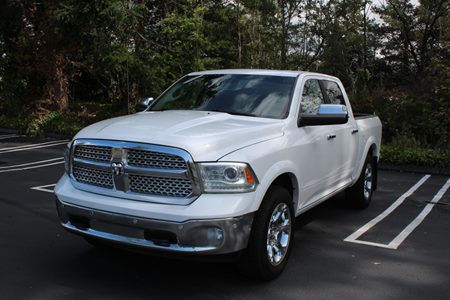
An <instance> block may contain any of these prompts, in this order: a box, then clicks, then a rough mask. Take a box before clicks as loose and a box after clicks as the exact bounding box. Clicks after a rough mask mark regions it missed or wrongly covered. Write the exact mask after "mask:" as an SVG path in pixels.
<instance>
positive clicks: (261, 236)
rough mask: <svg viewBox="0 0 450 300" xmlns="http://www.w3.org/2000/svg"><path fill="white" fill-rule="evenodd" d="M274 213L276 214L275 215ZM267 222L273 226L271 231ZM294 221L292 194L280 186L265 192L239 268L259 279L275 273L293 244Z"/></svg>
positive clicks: (282, 265)
mask: <svg viewBox="0 0 450 300" xmlns="http://www.w3.org/2000/svg"><path fill="white" fill-rule="evenodd" d="M278 212H279V213H280V214H278ZM276 216H278V218H276V219H275V217H276ZM272 218H273V220H272ZM269 225H271V228H272V229H271V230H270V231H269ZM294 225H295V214H294V207H293V204H292V196H291V194H290V193H289V191H288V190H287V189H286V188H284V187H282V186H273V187H272V188H270V189H269V191H268V192H267V194H266V195H265V196H264V200H263V202H262V204H261V207H260V208H259V210H258V212H257V213H256V215H255V219H254V220H253V226H252V232H251V234H250V238H249V242H248V246H247V249H245V250H244V252H243V254H242V256H241V258H240V260H239V261H238V267H239V269H240V271H241V272H242V273H244V275H246V276H248V277H250V278H253V279H256V280H262V281H267V280H271V279H274V278H276V277H278V276H279V275H280V274H281V273H282V272H283V270H284V268H285V266H286V264H287V261H288V259H289V255H290V253H291V250H292V247H293V244H294V239H293V235H294ZM277 249H278V250H279V251H277ZM278 254H279V255H278Z"/></svg>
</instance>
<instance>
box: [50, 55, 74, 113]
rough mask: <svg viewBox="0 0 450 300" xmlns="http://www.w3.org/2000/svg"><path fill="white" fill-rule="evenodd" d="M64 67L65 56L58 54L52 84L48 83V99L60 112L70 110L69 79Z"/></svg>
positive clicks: (53, 68) (53, 69)
mask: <svg viewBox="0 0 450 300" xmlns="http://www.w3.org/2000/svg"><path fill="white" fill-rule="evenodd" d="M64 66H65V57H64V55H63V54H57V55H56V56H55V62H54V65H53V67H52V78H51V79H50V82H47V86H46V94H47V97H48V99H50V100H51V102H52V103H53V104H54V105H55V107H56V108H57V109H58V111H60V112H65V111H67V110H69V78H68V76H67V74H66V73H65V71H64Z"/></svg>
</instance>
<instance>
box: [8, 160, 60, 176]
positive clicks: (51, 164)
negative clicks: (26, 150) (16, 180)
mask: <svg viewBox="0 0 450 300" xmlns="http://www.w3.org/2000/svg"><path fill="white" fill-rule="evenodd" d="M63 163H64V159H61V160H60V161H56V162H52V163H48V164H41V165H37V166H28V167H20V168H14V169H6V170H0V173H7V172H14V171H25V170H30V169H37V168H43V167H48V166H54V165H59V164H63Z"/></svg>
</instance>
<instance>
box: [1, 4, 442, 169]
mask: <svg viewBox="0 0 450 300" xmlns="http://www.w3.org/2000/svg"><path fill="white" fill-rule="evenodd" d="M0 1H1V2H0V112H1V113H0V126H7V127H13V128H21V129H23V130H26V131H27V132H28V133H29V134H42V133H45V132H59V133H65V134H73V133H75V132H76V131H77V130H78V129H79V128H81V127H83V126H85V125H87V124H89V123H92V122H94V121H97V120H100V119H103V118H107V117H110V116H114V115H120V114H126V113H129V112H130V111H131V110H132V107H134V104H135V103H136V102H137V101H138V99H139V98H140V97H143V96H157V95H158V94H160V93H161V92H162V91H163V90H164V89H165V88H166V87H167V86H168V85H169V84H170V83H171V82H173V81H174V80H175V79H177V78H178V77H180V76H181V75H183V74H186V73H188V72H190V71H194V70H195V71H197V70H204V69H215V68H267V69H293V70H309V71H318V72H323V73H327V74H332V75H334V76H337V77H339V78H341V79H342V80H343V82H344V85H345V86H346V89H347V91H348V92H349V94H350V98H351V101H352V103H353V106H354V110H357V111H360V112H368V113H372V112H375V113H376V114H377V115H379V116H380V118H381V119H382V120H383V125H384V132H383V138H384V142H385V143H387V144H389V145H390V146H388V147H387V148H386V151H387V152H386V151H385V152H386V153H387V155H386V156H389V157H386V159H387V161H388V162H393V163H396V162H401V163H418V162H421V164H425V165H437V164H439V165H442V164H444V165H445V164H446V165H450V163H449V158H448V157H449V155H448V148H449V145H450V140H449V136H450V118H449V116H448V115H449V112H450V52H449V46H450V44H449V42H450V17H449V0H420V1H417V0H415V1H413V0H373V1H372V0H345V1H344V0H342V1H338V0H256V1H255V0H180V1H175V0H166V1H163V0H160V1H143V0H96V1H83V0H59V1H58V0H46V1H36V0H20V1H19V0H0ZM408 149H409V150H408ZM411 149H412V150H411ZM427 151H428V152H427ZM429 153H433V154H430V155H429ZM442 153H446V154H445V155H441V154H442ZM434 157H437V158H434ZM443 157H447V158H446V159H444V158H443Z"/></svg>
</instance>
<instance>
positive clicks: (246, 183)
mask: <svg viewBox="0 0 450 300" xmlns="http://www.w3.org/2000/svg"><path fill="white" fill-rule="evenodd" d="M198 166H199V170H200V175H201V177H202V182H203V191H204V192H205V193H245V192H251V191H254V190H255V188H256V184H257V183H258V181H257V179H256V176H255V174H254V173H253V170H252V169H251V168H250V166H249V165H247V164H245V163H231V162H230V163H221V162H217V163H200V164H198Z"/></svg>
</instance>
